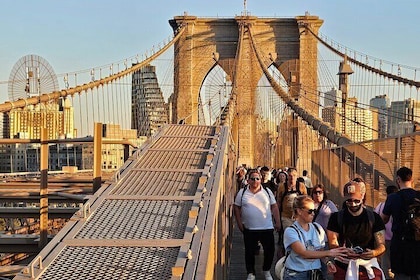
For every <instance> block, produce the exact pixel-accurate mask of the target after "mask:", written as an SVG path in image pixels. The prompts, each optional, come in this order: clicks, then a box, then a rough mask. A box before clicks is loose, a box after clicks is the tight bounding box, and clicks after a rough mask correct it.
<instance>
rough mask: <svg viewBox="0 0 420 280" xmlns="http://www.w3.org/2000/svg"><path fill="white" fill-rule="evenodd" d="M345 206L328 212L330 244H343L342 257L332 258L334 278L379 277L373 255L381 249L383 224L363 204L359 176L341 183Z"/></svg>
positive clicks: (332, 245)
mask: <svg viewBox="0 0 420 280" xmlns="http://www.w3.org/2000/svg"><path fill="white" fill-rule="evenodd" d="M343 194H344V199H345V206H346V207H344V208H343V209H341V210H340V211H338V212H335V213H333V214H331V217H330V220H329V221H328V226H327V235H328V243H329V247H330V248H336V247H341V246H344V247H347V248H348V252H347V256H346V257H337V258H335V260H334V262H335V265H336V267H337V272H335V273H334V280H342V279H360V280H368V279H375V280H382V279H384V278H385V277H384V274H383V272H382V269H381V268H380V265H379V263H378V260H377V257H379V256H380V255H382V254H383V253H384V252H385V225H384V222H383V221H382V219H381V217H380V216H379V215H378V214H377V213H375V212H374V211H373V210H372V209H370V208H367V207H365V206H364V199H365V194H366V185H365V183H364V182H363V181H362V180H361V179H359V178H358V179H357V180H352V181H350V182H348V183H347V184H345V185H344V190H343Z"/></svg>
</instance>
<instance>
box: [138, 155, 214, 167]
mask: <svg viewBox="0 0 420 280" xmlns="http://www.w3.org/2000/svg"><path fill="white" fill-rule="evenodd" d="M206 159H207V154H206V153H203V152H191V151H183V152H178V151H148V152H146V154H145V155H144V156H143V157H142V158H140V159H139V161H138V162H137V163H136V165H135V167H142V168H155V169H156V168H164V169H169V168H172V169H173V168H176V169H185V170H188V169H192V168H193V169H201V168H203V167H204V164H205V163H206Z"/></svg>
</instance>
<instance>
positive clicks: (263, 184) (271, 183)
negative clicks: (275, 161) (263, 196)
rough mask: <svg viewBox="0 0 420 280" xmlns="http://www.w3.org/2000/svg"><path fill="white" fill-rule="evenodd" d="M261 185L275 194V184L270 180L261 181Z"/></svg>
mask: <svg viewBox="0 0 420 280" xmlns="http://www.w3.org/2000/svg"><path fill="white" fill-rule="evenodd" d="M261 185H262V186H263V187H264V188H269V189H270V190H271V192H272V193H273V194H274V195H275V194H276V192H277V185H276V184H275V183H274V182H273V181H272V180H270V181H268V182H265V183H261Z"/></svg>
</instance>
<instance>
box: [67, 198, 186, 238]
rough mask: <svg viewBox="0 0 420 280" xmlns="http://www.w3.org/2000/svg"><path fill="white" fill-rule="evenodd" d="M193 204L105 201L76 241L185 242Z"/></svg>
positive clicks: (182, 202)
mask: <svg viewBox="0 0 420 280" xmlns="http://www.w3.org/2000/svg"><path fill="white" fill-rule="evenodd" d="M191 206H192V201H164V200H105V201H104V202H103V204H102V205H100V207H98V209H97V211H95V212H94V213H93V214H92V217H91V218H90V219H89V222H88V223H86V224H85V225H84V226H83V228H82V229H81V230H80V232H79V233H78V234H77V235H76V236H75V238H77V239H182V238H183V237H184V232H185V228H186V225H187V222H188V212H189V210H190V209H191Z"/></svg>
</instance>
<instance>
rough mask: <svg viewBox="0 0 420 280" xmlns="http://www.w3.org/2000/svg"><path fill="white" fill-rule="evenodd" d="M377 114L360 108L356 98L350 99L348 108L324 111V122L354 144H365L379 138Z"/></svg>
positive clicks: (333, 108)
mask: <svg viewBox="0 0 420 280" xmlns="http://www.w3.org/2000/svg"><path fill="white" fill-rule="evenodd" d="M376 118H377V114H376V112H373V111H371V110H368V109H363V108H359V107H358V106H357V99H356V98H348V99H347V102H346V107H345V109H344V108H340V107H328V108H324V109H323V110H322V120H323V121H325V122H328V123H329V124H330V125H331V126H332V127H334V128H335V129H336V130H337V131H339V132H341V133H343V134H345V135H347V136H348V137H349V138H350V139H351V140H352V141H354V142H363V141H367V140H372V139H375V138H377V137H378V134H377V130H378V122H377V120H376Z"/></svg>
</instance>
